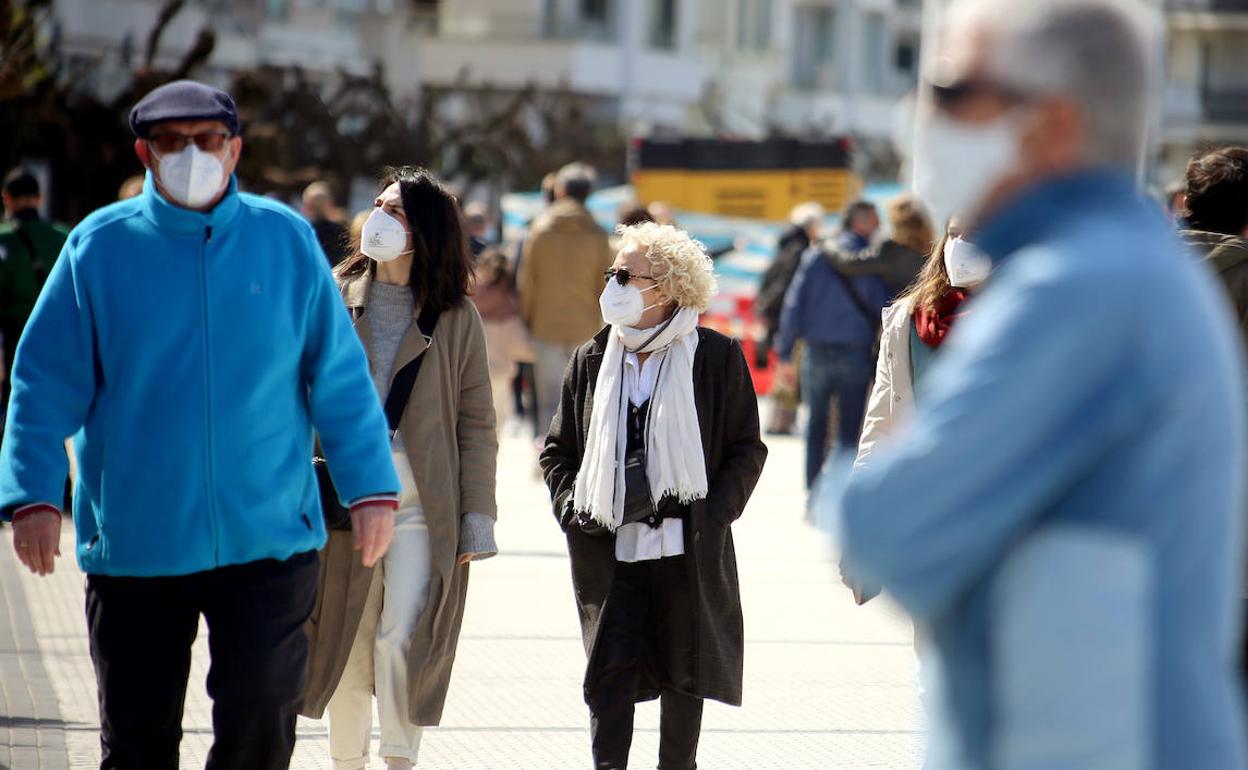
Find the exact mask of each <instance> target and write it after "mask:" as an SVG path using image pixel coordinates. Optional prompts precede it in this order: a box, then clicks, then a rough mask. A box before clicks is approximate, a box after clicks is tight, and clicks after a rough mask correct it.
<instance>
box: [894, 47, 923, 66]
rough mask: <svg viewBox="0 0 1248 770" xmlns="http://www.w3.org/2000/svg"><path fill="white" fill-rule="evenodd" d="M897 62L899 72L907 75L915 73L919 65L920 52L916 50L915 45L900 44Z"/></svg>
mask: <svg viewBox="0 0 1248 770" xmlns="http://www.w3.org/2000/svg"><path fill="white" fill-rule="evenodd" d="M895 61H896V64H897V69H898V71H900V72H904V73H906V74H910V73H913V72H915V65H916V64H917V63H918V51H916V50H915V45H914V43H898V44H897V57H896V60H895Z"/></svg>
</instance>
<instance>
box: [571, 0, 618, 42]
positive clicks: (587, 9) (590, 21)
mask: <svg viewBox="0 0 1248 770" xmlns="http://www.w3.org/2000/svg"><path fill="white" fill-rule="evenodd" d="M613 6H614V3H613V2H612V1H611V0H581V15H580V19H578V23H577V25H576V28H575V29H574V30H572V33H573V34H572V36H573V37H584V38H589V39H591V40H611V39H613V38H614V37H615V19H614V18H612V16H613V14H612V11H613V10H614V8H613Z"/></svg>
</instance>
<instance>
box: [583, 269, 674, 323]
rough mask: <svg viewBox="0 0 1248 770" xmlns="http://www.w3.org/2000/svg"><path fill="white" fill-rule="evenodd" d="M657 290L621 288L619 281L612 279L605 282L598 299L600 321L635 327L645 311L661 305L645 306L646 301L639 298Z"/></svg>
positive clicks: (634, 287)
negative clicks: (605, 284)
mask: <svg viewBox="0 0 1248 770" xmlns="http://www.w3.org/2000/svg"><path fill="white" fill-rule="evenodd" d="M657 288H658V286H650V287H647V288H645V289H638V288H637V287H636V286H633V285H631V284H630V285H628V286H621V285H620V282H619V281H617V280H615V279H614V278H612V279H611V280H610V281H608V282H607V288H605V289H603V290H602V296H600V297H598V307H599V308H601V310H602V320H604V321H606V322H607V323H609V324H611V325H612V326H629V327H634V326H636V325H637V324H639V323H641V317H642V316H643V315H644V314H645V312H646V311H647V310H649V309H650V308H654V307H658V306H659V305H661V304H663V303H661V302H657V303H655V304H653V305H647V304H646V300H645V299H644V298H643V297H642V296H641V295H642V294H643V293H645V292H647V291H650V290H651V289H657Z"/></svg>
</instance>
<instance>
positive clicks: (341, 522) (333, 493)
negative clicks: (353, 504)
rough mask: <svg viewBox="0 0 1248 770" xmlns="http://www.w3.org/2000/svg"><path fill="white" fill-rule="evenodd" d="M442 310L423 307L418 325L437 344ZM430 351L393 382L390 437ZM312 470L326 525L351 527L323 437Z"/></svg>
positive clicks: (388, 407)
mask: <svg viewBox="0 0 1248 770" xmlns="http://www.w3.org/2000/svg"><path fill="white" fill-rule="evenodd" d="M438 315H439V313H438V311H436V310H422V311H421V313H420V317H419V318H417V319H416V328H417V329H419V330H420V333H421V334H422V335H424V338H425V341H426V342H428V343H429V344H430V345H433V330H434V329H435V328H437V325H438ZM428 352H429V349H428V348H426V349H425V352H424V353H421V354H420V355H419V356H417V357H416V358H414V359H412V360H411V361H409V362H408V363H407V366H404V367H403V368H402V369H400V370H399V372H398V374H396V375H395V376H394V379H393V380H391V382H390V392H389V393H387V394H386V405H385V411H386V423H387V424H388V425H389V427H390V433H389V435H390V440H391V441H393V440H394V434H395V432H397V431H398V429H399V421H400V420H401V419H403V411H404V410H405V409H407V401H408V399H410V398H411V396H412V387H413V386H414V385H415V384H416V375H418V374H420V366H421V364H423V363H424V361H425V355H426V354H427V353H428ZM312 470H313V472H315V473H316V486H317V488H318V489H319V490H320V493H321V513H322V514H323V515H324V517H325V526H326V527H328V528H329V529H331V530H337V531H339V532H350V531H351V511H350V510H349V509H348V508H347V507H346V506H344V505H343V504H342V502H341V500H340V499H339V497H338V490H337V489H336V488H335V487H334V481H333V479H332V478H330V473H329V465H328V464H327V463H326V462H325V458H324V456H322V454H321V445H320V441H319V440H318V441H317V445H316V454H315V455H314V456H313V457H312Z"/></svg>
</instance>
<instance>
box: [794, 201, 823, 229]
mask: <svg viewBox="0 0 1248 770" xmlns="http://www.w3.org/2000/svg"><path fill="white" fill-rule="evenodd" d="M824 214H825V212H824V210H823V206H820V205H819V204H818V203H816V202H814V201H808V202H806V203H799V204H798V205H796V206H794V207H793V210H792V211H790V212H789V224H791V225H793V226H794V227H803V228H805V227H810V226H811V225H814V224H817V223H819V222H822V221H823V217H824Z"/></svg>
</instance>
